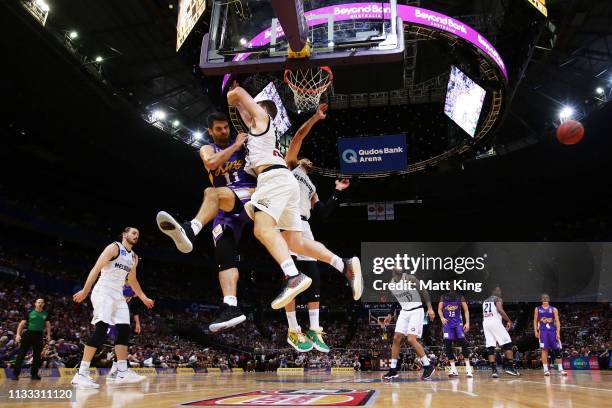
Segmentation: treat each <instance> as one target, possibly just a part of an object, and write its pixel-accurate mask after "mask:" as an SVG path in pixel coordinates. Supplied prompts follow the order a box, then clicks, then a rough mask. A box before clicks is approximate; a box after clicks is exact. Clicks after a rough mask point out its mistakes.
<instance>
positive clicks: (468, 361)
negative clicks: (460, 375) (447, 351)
mask: <svg viewBox="0 0 612 408" xmlns="http://www.w3.org/2000/svg"><path fill="white" fill-rule="evenodd" d="M465 367H466V368H470V359H469V358H468V359H466V360H465Z"/></svg>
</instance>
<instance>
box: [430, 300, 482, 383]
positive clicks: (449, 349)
mask: <svg viewBox="0 0 612 408" xmlns="http://www.w3.org/2000/svg"><path fill="white" fill-rule="evenodd" d="M461 309H463V314H464V315H465V324H464V323H463V319H462V318H461ZM438 316H440V320H442V325H443V333H444V339H443V340H444V347H445V349H446V357H448V360H449V362H450V371H449V373H448V376H449V377H457V376H458V375H459V373H457V368H456V367H455V353H453V341H456V342H457V343H458V344H459V346H460V347H461V352H463V353H465V352H467V353H468V356H467V358H466V359H465V372H466V374H467V376H468V378H472V377H473V373H472V367H471V366H470V358H469V349H468V343H467V341H466V340H465V333H467V332H468V331H469V330H470V311H469V309H468V306H467V302H466V301H465V299H464V297H463V296H461V295H459V294H458V293H457V292H455V291H451V292H449V293H446V294H444V295H442V297H441V298H440V302H439V303H438Z"/></svg>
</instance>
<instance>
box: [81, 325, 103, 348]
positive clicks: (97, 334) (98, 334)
mask: <svg viewBox="0 0 612 408" xmlns="http://www.w3.org/2000/svg"><path fill="white" fill-rule="evenodd" d="M95 327H96V328H95V329H94V332H93V334H92V335H91V337H90V338H89V340H87V343H86V344H87V345H88V346H89V347H95V348H98V347H100V346H101V345H102V344H103V343H104V340H106V333H107V332H108V323H104V322H98V323H96V324H95Z"/></svg>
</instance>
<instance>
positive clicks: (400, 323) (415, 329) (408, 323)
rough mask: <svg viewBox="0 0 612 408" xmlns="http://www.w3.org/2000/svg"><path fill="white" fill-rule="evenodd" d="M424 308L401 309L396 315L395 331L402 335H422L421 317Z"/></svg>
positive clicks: (423, 315) (423, 314) (419, 336)
mask: <svg viewBox="0 0 612 408" xmlns="http://www.w3.org/2000/svg"><path fill="white" fill-rule="evenodd" d="M424 318H425V310H423V308H422V307H420V308H418V309H414V310H402V311H401V312H400V314H399V316H398V317H397V323H396V324H395V332H396V333H402V334H404V335H406V336H407V335H409V334H414V335H415V336H417V337H418V338H421V335H423V319H424Z"/></svg>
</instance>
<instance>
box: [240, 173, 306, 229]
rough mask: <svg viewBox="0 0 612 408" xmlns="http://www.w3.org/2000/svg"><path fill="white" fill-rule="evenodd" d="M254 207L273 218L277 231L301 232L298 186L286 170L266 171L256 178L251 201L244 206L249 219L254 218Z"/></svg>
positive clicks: (291, 174)
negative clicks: (255, 186)
mask: <svg viewBox="0 0 612 408" xmlns="http://www.w3.org/2000/svg"><path fill="white" fill-rule="evenodd" d="M255 207H257V209H259V210H261V211H263V212H265V213H266V214H268V215H270V216H271V217H272V218H274V220H275V221H276V226H277V228H278V229H282V230H287V231H301V230H302V219H301V218H300V186H299V184H298V181H297V180H296V179H295V177H294V176H293V173H291V172H290V171H289V170H288V169H274V170H270V171H266V172H263V173H261V174H260V175H259V176H258V177H257V188H256V189H255V192H254V193H253V195H252V196H251V201H249V202H248V203H246V204H245V205H244V208H245V209H246V212H247V214H248V215H249V217H251V219H254V217H255Z"/></svg>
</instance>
